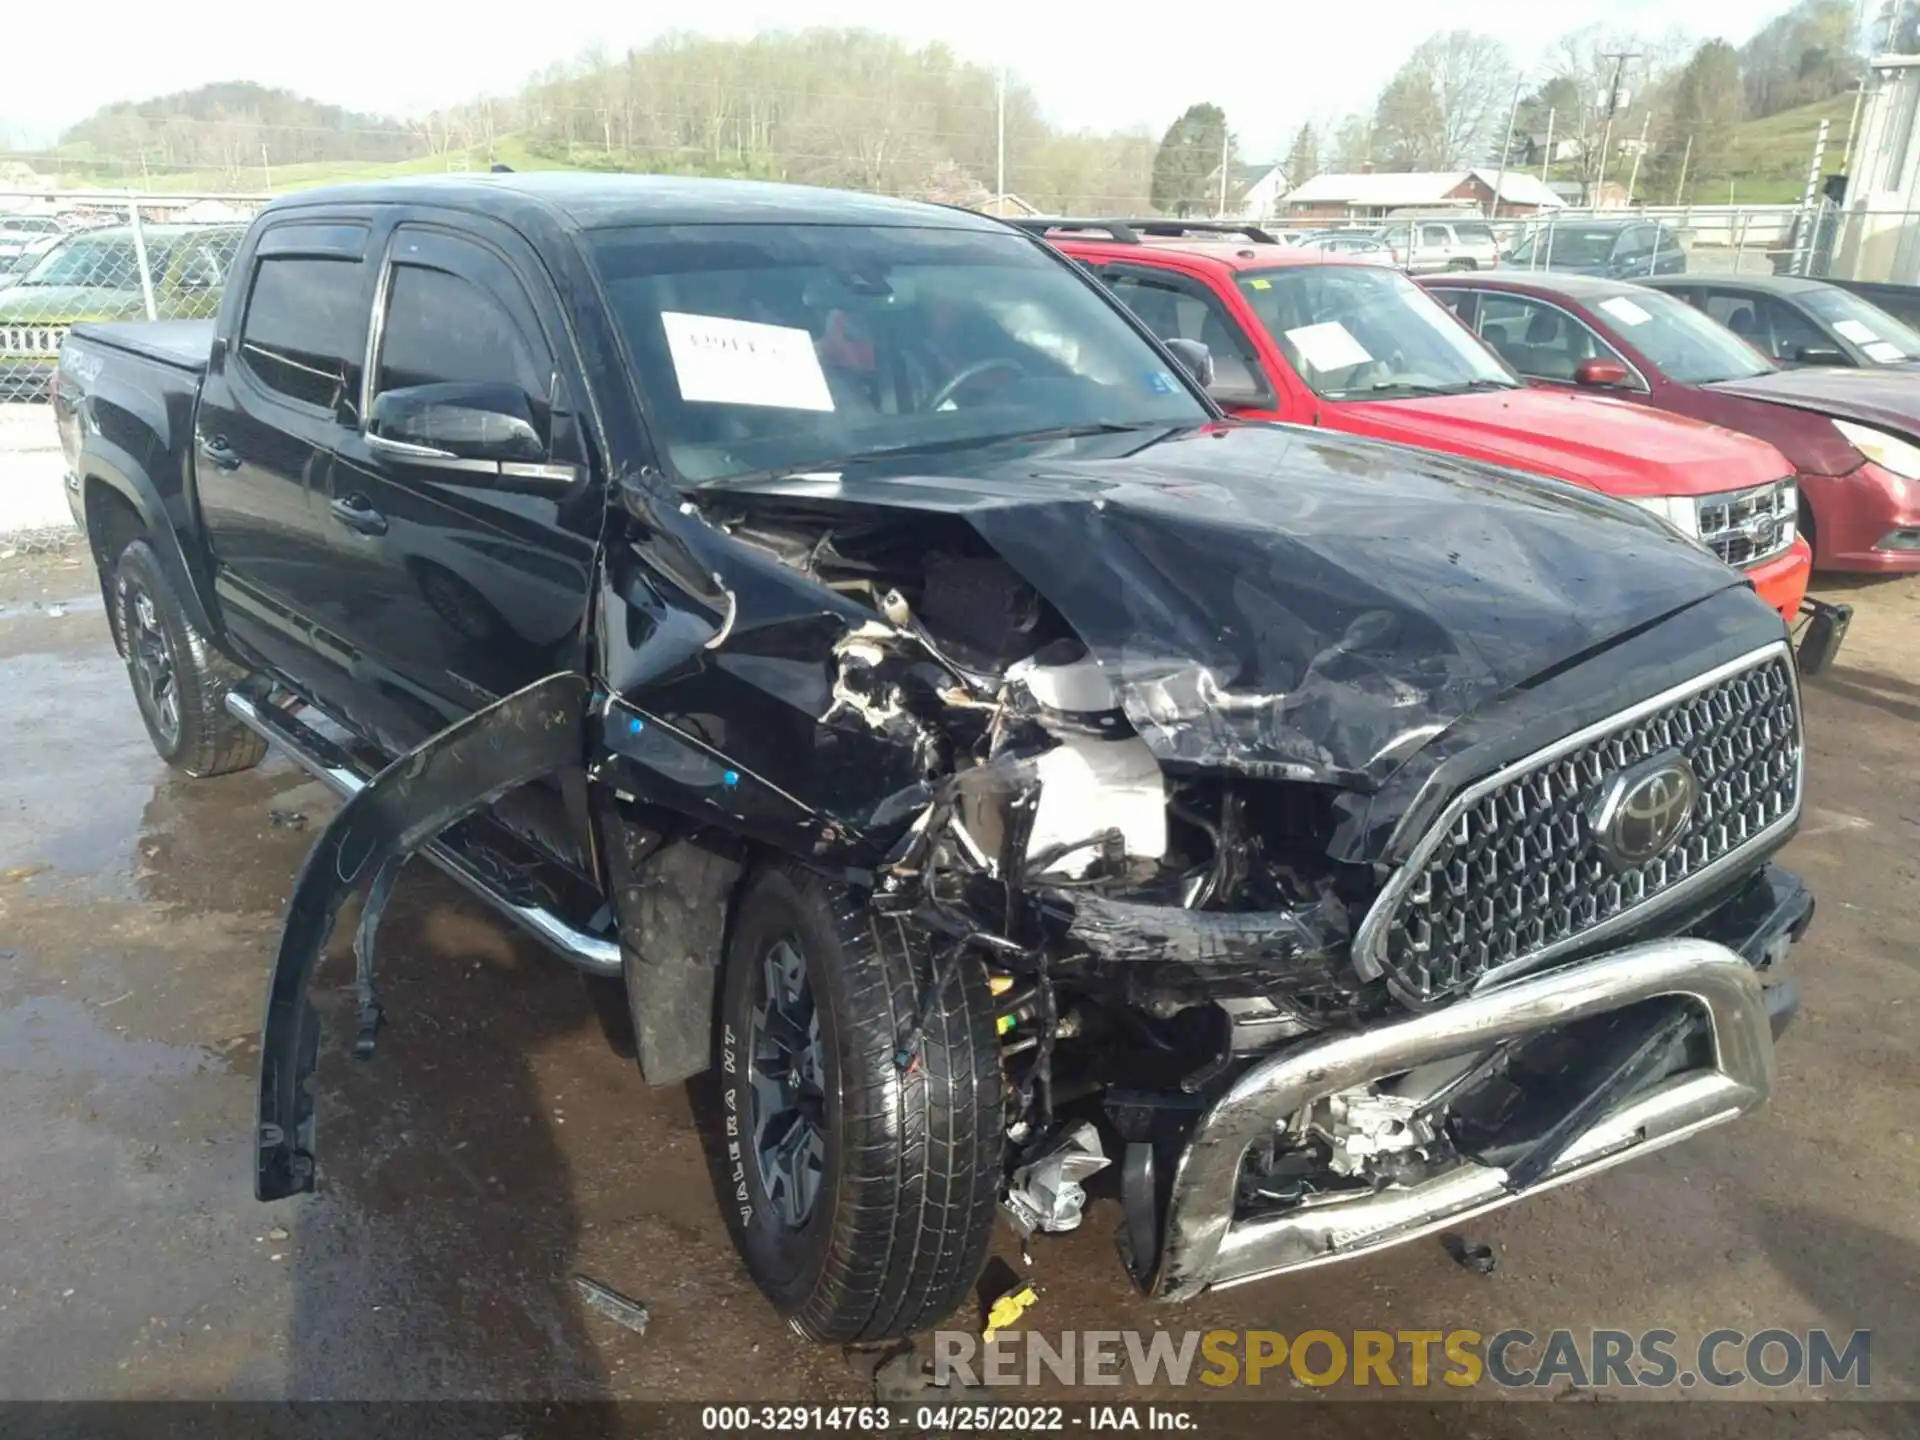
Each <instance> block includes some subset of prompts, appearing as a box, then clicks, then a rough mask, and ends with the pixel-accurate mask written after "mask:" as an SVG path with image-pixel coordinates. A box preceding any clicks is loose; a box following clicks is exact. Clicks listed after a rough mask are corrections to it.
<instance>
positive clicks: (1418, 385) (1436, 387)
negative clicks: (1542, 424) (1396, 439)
mask: <svg viewBox="0 0 1920 1440" xmlns="http://www.w3.org/2000/svg"><path fill="white" fill-rule="evenodd" d="M1520 388H1521V387H1520V386H1518V385H1516V384H1514V383H1513V382H1512V381H1511V380H1457V381H1451V382H1449V383H1447V384H1444V385H1441V384H1436V383H1434V382H1432V381H1429V380H1383V381H1382V382H1381V383H1379V384H1378V385H1373V386H1369V387H1368V388H1367V389H1365V390H1338V391H1335V392H1334V393H1332V394H1331V395H1329V396H1327V398H1328V399H1329V400H1355V399H1361V400H1381V399H1385V398H1387V397H1388V396H1389V395H1394V394H1400V395H1468V394H1472V393H1474V392H1476V391H1481V390H1518V389H1520Z"/></svg>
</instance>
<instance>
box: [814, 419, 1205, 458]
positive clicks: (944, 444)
mask: <svg viewBox="0 0 1920 1440" xmlns="http://www.w3.org/2000/svg"><path fill="white" fill-rule="evenodd" d="M1173 428H1174V427H1173V426H1172V425H1170V424H1168V423H1167V422H1166V421H1164V420H1130V421H1119V420H1098V421H1094V422H1092V423H1090V424H1086V425H1054V426H1049V427H1048V428H1046V429H1044V430H1016V431H1014V432H1012V433H1010V434H1006V435H974V436H955V437H954V438H952V439H948V440H921V441H916V442H915V443H913V444H911V445H883V446H880V447H878V448H876V449H873V450H862V451H861V452H860V453H859V454H857V455H849V456H847V457H846V458H845V459H844V460H839V461H835V462H834V463H835V464H839V465H861V464H865V463H866V462H867V461H870V460H891V459H894V458H895V457H897V456H901V455H938V454H942V453H944V452H947V451H952V450H984V449H987V448H988V447H989V446H993V445H1022V444H1038V443H1040V442H1041V441H1045V440H1079V439H1083V438H1085V437H1087V436H1090V435H1125V434H1129V433H1131V432H1133V431H1136V430H1171V429H1173ZM807 468H809V469H813V468H817V467H813V466H809V467H807Z"/></svg>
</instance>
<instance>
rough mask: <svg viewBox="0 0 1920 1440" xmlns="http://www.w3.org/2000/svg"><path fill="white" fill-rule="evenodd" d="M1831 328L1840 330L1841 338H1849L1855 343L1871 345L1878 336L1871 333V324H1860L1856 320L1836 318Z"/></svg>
mask: <svg viewBox="0 0 1920 1440" xmlns="http://www.w3.org/2000/svg"><path fill="white" fill-rule="evenodd" d="M1833 328H1834V329H1835V330H1837V331H1839V332H1840V335H1841V337H1842V338H1843V339H1847V340H1851V341H1853V343H1854V344H1856V345H1871V344H1872V343H1873V342H1874V341H1876V340H1878V339H1879V338H1880V337H1879V336H1878V335H1876V334H1874V333H1873V327H1872V326H1871V325H1862V324H1861V323H1860V322H1859V321H1858V320H1836V321H1834V322H1833Z"/></svg>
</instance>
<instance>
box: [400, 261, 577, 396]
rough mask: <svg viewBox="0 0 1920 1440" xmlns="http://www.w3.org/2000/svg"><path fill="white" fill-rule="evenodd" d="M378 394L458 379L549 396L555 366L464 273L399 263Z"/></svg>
mask: <svg viewBox="0 0 1920 1440" xmlns="http://www.w3.org/2000/svg"><path fill="white" fill-rule="evenodd" d="M382 335H383V339H382V342H381V347H380V368H379V371H378V373H377V377H376V383H375V386H374V389H375V393H380V392H384V391H387V390H398V389H401V388H404V387H407V386H412V385H441V384H448V383H453V382H461V383H473V384H499V385H511V386H514V387H516V388H518V389H520V390H521V391H523V392H524V393H526V394H527V395H528V396H530V397H532V398H534V399H544V398H545V396H546V394H547V389H548V382H549V379H550V376H549V374H548V373H547V371H548V367H546V366H544V365H543V364H542V363H541V361H540V360H539V359H537V358H536V357H535V354H534V349H533V346H532V345H531V344H530V343H529V342H528V340H527V338H526V336H525V335H524V334H523V333H522V331H521V328H520V326H519V324H517V323H516V322H515V321H514V319H513V317H512V316H510V315H509V314H508V313H507V311H506V308H505V306H503V305H502V304H501V302H500V301H499V300H497V299H495V298H494V296H493V295H492V294H490V293H489V292H488V291H486V290H484V289H482V288H481V287H480V286H478V285H476V284H474V283H472V282H471V281H469V280H466V279H464V278H462V277H461V276H458V275H451V274H448V273H447V272H446V271H443V270H429V269H426V268H424V267H423V266H419V265H397V266H395V267H394V272H393V280H392V284H391V287H390V298H389V300H388V304H387V323H386V328H385V330H384V331H383V332H382Z"/></svg>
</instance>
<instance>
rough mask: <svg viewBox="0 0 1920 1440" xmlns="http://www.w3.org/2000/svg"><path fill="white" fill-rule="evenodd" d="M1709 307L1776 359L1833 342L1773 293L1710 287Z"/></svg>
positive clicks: (1792, 357)
mask: <svg viewBox="0 0 1920 1440" xmlns="http://www.w3.org/2000/svg"><path fill="white" fill-rule="evenodd" d="M1705 308H1706V312H1707V314H1708V315H1709V316H1710V317H1712V318H1713V319H1715V320H1718V321H1719V322H1720V323H1721V324H1722V325H1724V326H1726V327H1727V328H1728V329H1729V330H1731V331H1733V333H1734V334H1736V335H1738V336H1739V337H1740V338H1741V339H1743V340H1745V341H1747V343H1748V344H1750V345H1753V346H1754V347H1755V348H1756V349H1758V350H1759V351H1760V352H1761V353H1762V354H1764V355H1768V356H1770V357H1772V358H1773V359H1775V360H1785V361H1792V360H1795V359H1797V358H1798V356H1799V351H1800V348H1801V347H1802V346H1809V347H1814V348H1823V347H1827V346H1831V345H1832V344H1833V342H1832V341H1831V340H1829V339H1828V338H1827V337H1826V336H1825V335H1823V334H1821V333H1820V329H1819V327H1818V326H1816V325H1815V324H1814V323H1813V322H1812V321H1811V320H1809V319H1807V317H1806V316H1804V315H1802V314H1801V313H1800V312H1799V311H1798V310H1795V309H1794V308H1793V307H1792V306H1791V305H1787V304H1784V303H1782V302H1781V301H1779V300H1776V299H1774V298H1773V297H1772V296H1771V295H1753V294H1747V293H1744V292H1742V291H1738V290H1709V291H1708V292H1707V298H1706V307H1705Z"/></svg>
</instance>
